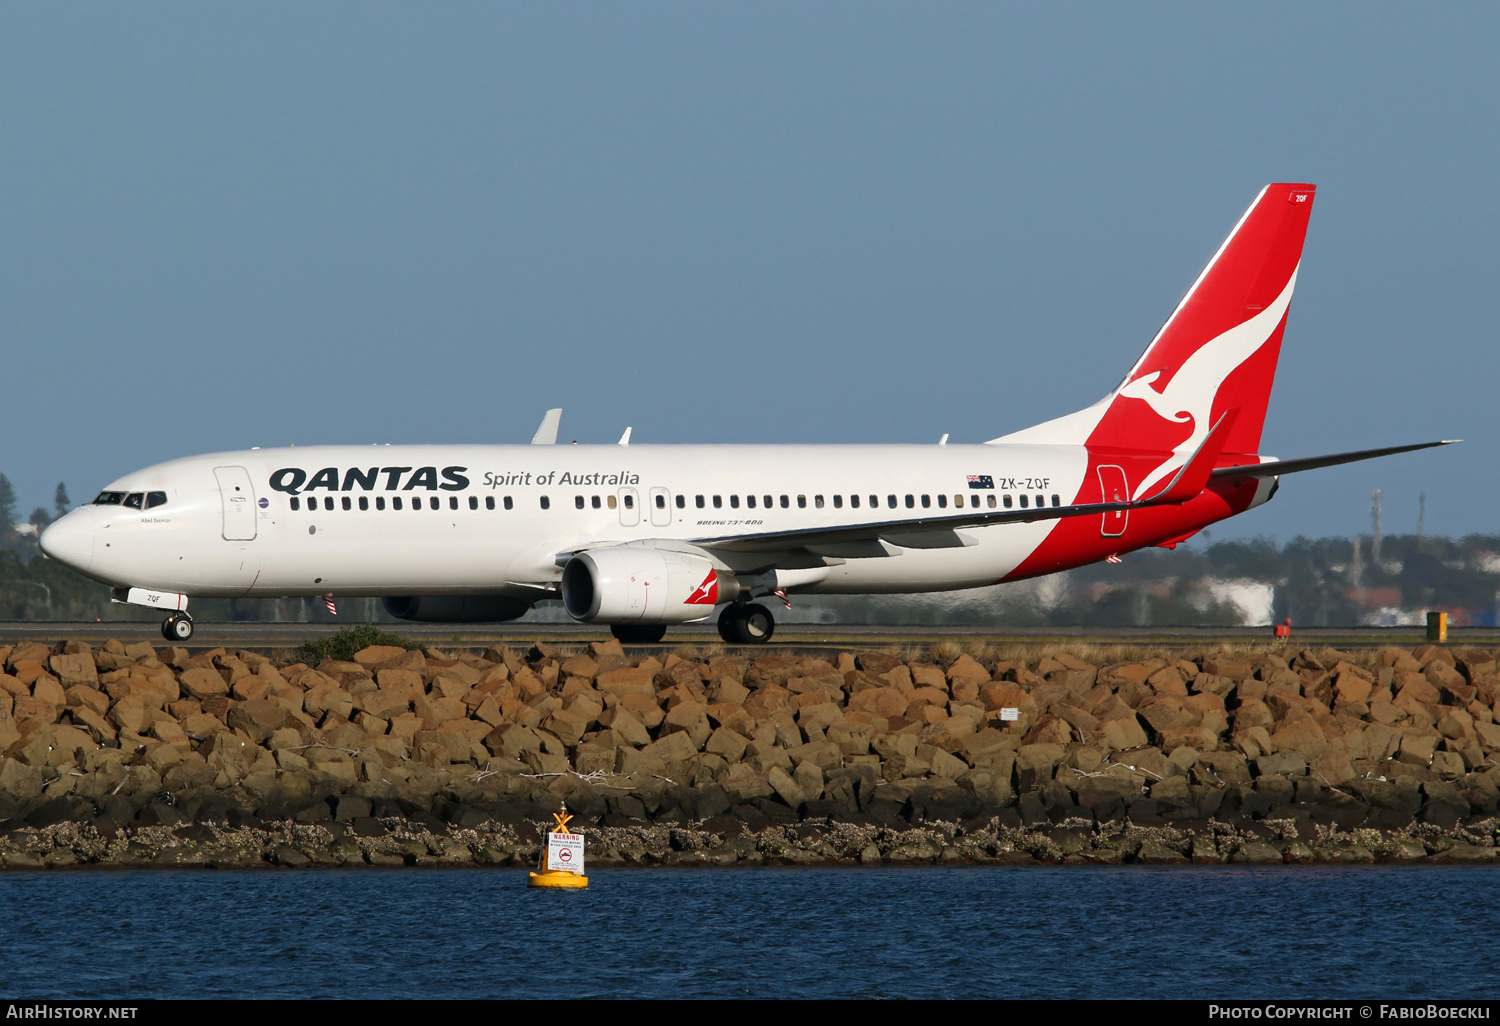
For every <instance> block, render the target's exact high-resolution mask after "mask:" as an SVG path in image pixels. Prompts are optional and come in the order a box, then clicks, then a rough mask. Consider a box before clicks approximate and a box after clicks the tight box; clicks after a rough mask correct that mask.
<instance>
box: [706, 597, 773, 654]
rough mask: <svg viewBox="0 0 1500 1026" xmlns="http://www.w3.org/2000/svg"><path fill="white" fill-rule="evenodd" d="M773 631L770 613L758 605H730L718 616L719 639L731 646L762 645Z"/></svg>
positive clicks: (769, 638) (768, 639)
mask: <svg viewBox="0 0 1500 1026" xmlns="http://www.w3.org/2000/svg"><path fill="white" fill-rule="evenodd" d="M775 631H776V620H775V618H774V617H772V616H771V611H770V610H769V609H767V608H766V607H765V606H762V605H760V604H758V603H756V604H753V605H739V604H738V603H731V604H730V605H727V606H725V607H724V611H723V612H722V613H720V614H719V637H721V638H723V639H724V640H725V641H727V642H729V643H730V644H731V645H764V644H765V643H766V642H768V641H770V640H771V635H772V634H773V633H775Z"/></svg>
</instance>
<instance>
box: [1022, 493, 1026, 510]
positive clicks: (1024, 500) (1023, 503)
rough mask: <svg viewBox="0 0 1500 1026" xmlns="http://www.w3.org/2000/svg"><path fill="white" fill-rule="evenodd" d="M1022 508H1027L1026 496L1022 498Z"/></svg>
mask: <svg viewBox="0 0 1500 1026" xmlns="http://www.w3.org/2000/svg"><path fill="white" fill-rule="evenodd" d="M1021 508H1022V509H1025V508H1026V496H1024V495H1023V496H1021Z"/></svg>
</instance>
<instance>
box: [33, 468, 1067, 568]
mask: <svg viewBox="0 0 1500 1026" xmlns="http://www.w3.org/2000/svg"><path fill="white" fill-rule="evenodd" d="M1087 467H1088V453H1087V451H1086V450H1085V449H1084V447H1083V446H1075V445H993V444H991V445H965V446H956V445H955V446H935V445H927V446H915V445H889V446H874V445H847V446H813V445H808V446H650V445H640V446H635V445H632V446H619V445H573V446H536V445H532V446H526V445H520V446H317V447H309V448H291V449H254V450H249V451H244V452H226V453H216V454H210V455H206V456H196V457H192V458H188V459H181V460H173V461H171V462H167V463H160V464H157V465H155V466H152V467H147V468H146V469H144V470H140V471H137V472H135V473H132V474H127V475H125V476H124V477H121V478H119V479H118V480H116V481H115V482H113V483H111V484H110V485H109V486H108V488H107V489H106V492H117V493H126V494H129V495H134V494H141V493H150V492H165V494H166V501H165V502H161V503H160V504H159V505H156V506H153V507H151V508H149V509H147V508H139V509H137V508H127V507H125V506H123V505H98V504H92V505H88V506H84V507H80V508H79V509H77V510H74V511H73V512H71V513H69V514H68V515H67V517H65V518H64V519H63V520H61V521H59V522H58V524H57V525H55V526H54V527H53V528H52V529H50V533H49V539H50V542H49V553H51V554H54V555H55V556H58V557H59V558H63V559H64V560H65V561H67V562H68V563H70V564H71V565H73V566H75V567H76V568H77V569H79V570H80V571H82V572H83V573H85V574H87V575H88V576H90V577H93V578H95V579H97V580H100V581H103V582H105V583H107V584H110V585H112V586H115V587H138V588H149V589H161V590H164V591H169V592H180V593H182V594H185V595H194V596H242V595H321V594H330V593H331V594H338V595H396V594H423V595H466V594H515V595H519V596H530V597H532V598H536V597H547V596H546V595H543V594H540V592H539V589H546V590H550V589H552V588H553V587H555V585H556V582H557V581H558V579H559V577H560V576H561V572H562V571H561V561H560V560H559V556H560V555H563V554H567V553H572V552H575V551H578V550H581V549H586V548H598V547H601V546H609V545H617V544H621V543H628V542H641V541H647V540H650V541H653V542H665V543H690V542H693V541H695V540H703V539H709V538H725V537H729V536H734V535H739V534H761V533H766V532H778V531H786V530H799V529H808V528H825V527H832V526H836V525H840V524H850V525H856V524H869V523H872V522H880V521H882V520H909V519H911V518H913V517H914V516H923V515H932V516H940V515H943V514H944V513H952V512H956V511H957V510H956V508H955V507H956V506H958V505H960V504H962V505H963V506H964V508H965V509H969V508H986V507H987V506H988V507H991V508H993V507H995V506H1000V505H1001V504H1003V503H1006V502H1012V503H1016V504H1017V505H1019V504H1020V503H1021V502H1022V501H1023V496H1024V501H1025V502H1026V503H1028V504H1035V503H1037V502H1041V503H1043V504H1051V505H1056V504H1057V503H1058V502H1059V501H1060V502H1061V503H1063V504H1067V503H1070V502H1072V501H1073V500H1074V497H1075V496H1076V495H1077V494H1078V493H1079V490H1080V486H1081V485H1082V483H1083V479H1084V476H1085V472H1086V470H1087ZM234 468H240V469H239V470H235V469H234ZM372 470H373V471H374V473H373V474H372V473H371V471H372ZM351 472H352V473H351ZM985 477H988V478H989V479H991V482H992V484H993V486H992V487H982V485H983V484H984V483H985V482H984V478H985ZM971 478H973V479H975V481H976V482H978V483H979V484H980V485H981V487H971V484H973V483H975V482H971ZM235 489H241V490H242V491H243V492H244V493H245V494H240V493H239V492H237V491H236V490H235ZM1054 496H1057V497H1058V498H1054ZM893 497H894V498H893ZM580 502H581V506H582V508H580ZM892 502H894V503H895V505H894V506H892ZM700 503H701V505H700ZM856 503H857V504H856ZM976 504H977V505H976ZM398 505H399V507H400V508H397V506H398ZM330 507H331V508H330ZM1055 523H1056V522H1055V521H1040V522H1035V523H1015V524H1005V525H997V526H986V527H978V528H967V529H964V530H962V531H961V532H959V533H960V534H961V535H962V537H963V544H962V545H957V546H955V547H950V548H902V547H899V546H892V545H885V546H884V547H885V549H886V550H887V551H888V552H889V554H888V555H884V556H878V555H877V556H876V557H874V558H870V557H869V556H868V553H867V552H866V553H864V554H863V556H864V558H850V559H840V558H837V557H836V556H835V557H831V558H826V559H819V560H815V561H814V562H816V563H817V564H818V565H816V566H811V567H807V568H804V569H803V570H800V571H799V570H789V571H787V570H784V571H783V580H784V581H786V582H789V583H790V584H791V586H793V587H798V588H800V589H801V590H807V591H819V592H905V591H911V592H916V591H938V590H946V589H956V588H970V587H977V586H982V585H988V584H994V583H996V582H998V581H1000V580H1001V579H1002V578H1004V577H1005V576H1006V575H1007V574H1009V573H1010V572H1011V571H1012V570H1014V569H1015V568H1016V566H1017V565H1018V564H1019V563H1020V562H1021V561H1022V560H1023V559H1025V558H1026V557H1027V556H1028V555H1029V554H1030V553H1032V552H1034V551H1035V550H1036V549H1037V547H1038V546H1039V545H1040V544H1041V543H1042V542H1043V540H1044V539H1045V538H1046V537H1047V535H1048V533H1049V532H1050V531H1052V530H1053V528H1054V526H1055ZM734 559H735V561H736V565H734V567H733V569H735V570H737V571H741V572H754V571H756V570H757V569H759V568H760V566H766V565H769V564H770V562H771V561H770V560H768V559H766V558H764V557H762V556H760V555H757V554H755V553H740V554H738V555H737V556H735V557H734ZM758 564H759V565H758ZM799 575H800V576H799Z"/></svg>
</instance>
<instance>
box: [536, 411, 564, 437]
mask: <svg viewBox="0 0 1500 1026" xmlns="http://www.w3.org/2000/svg"><path fill="white" fill-rule="evenodd" d="M561 420H562V407H558V408H557V409H555V410H548V411H547V413H546V415H545V416H544V417H542V422H541V424H539V425H537V429H536V434H534V435H532V436H531V444H532V445H556V444H557V425H558V422H560V421H561Z"/></svg>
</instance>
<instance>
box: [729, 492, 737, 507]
mask: <svg viewBox="0 0 1500 1026" xmlns="http://www.w3.org/2000/svg"><path fill="white" fill-rule="evenodd" d="M729 508H730V509H739V508H740V497H739V496H738V495H731V496H730V497H729Z"/></svg>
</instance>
